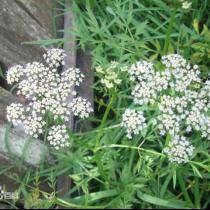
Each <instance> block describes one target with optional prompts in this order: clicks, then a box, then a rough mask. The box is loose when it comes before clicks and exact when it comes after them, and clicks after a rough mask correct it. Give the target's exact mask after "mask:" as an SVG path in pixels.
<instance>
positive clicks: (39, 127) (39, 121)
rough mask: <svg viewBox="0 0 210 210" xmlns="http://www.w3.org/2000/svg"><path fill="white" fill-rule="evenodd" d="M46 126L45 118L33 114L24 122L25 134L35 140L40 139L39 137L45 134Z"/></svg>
mask: <svg viewBox="0 0 210 210" xmlns="http://www.w3.org/2000/svg"><path fill="white" fill-rule="evenodd" d="M45 124H46V123H45V121H44V120H43V118H42V117H41V116H40V115H37V114H36V113H31V114H30V115H29V116H27V117H26V119H25V120H23V125H24V128H25V133H26V134H28V135H30V136H33V137H34V138H38V136H39V135H40V134H42V133H43V129H44V126H45Z"/></svg>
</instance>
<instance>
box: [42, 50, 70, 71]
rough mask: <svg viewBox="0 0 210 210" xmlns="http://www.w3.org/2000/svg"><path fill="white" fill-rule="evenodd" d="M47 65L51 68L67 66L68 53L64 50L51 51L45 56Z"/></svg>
mask: <svg viewBox="0 0 210 210" xmlns="http://www.w3.org/2000/svg"><path fill="white" fill-rule="evenodd" d="M43 57H44V59H45V61H46V63H47V64H48V65H49V66H50V67H59V66H60V65H64V64H65V57H66V53H65V51H64V50H63V49H59V48H58V49H56V48H53V49H50V50H48V51H47V52H46V53H45V54H44V55H43Z"/></svg>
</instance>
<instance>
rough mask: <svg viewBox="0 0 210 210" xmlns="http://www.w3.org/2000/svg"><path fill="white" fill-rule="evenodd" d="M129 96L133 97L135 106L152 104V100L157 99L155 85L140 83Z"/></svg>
mask: <svg viewBox="0 0 210 210" xmlns="http://www.w3.org/2000/svg"><path fill="white" fill-rule="evenodd" d="M131 95H132V96H133V97H134V103H135V104H139V105H143V104H148V103H154V100H155V99H156V97H157V91H156V89H155V84H154V83H153V82H152V81H150V82H148V83H146V82H141V83H140V84H137V85H136V86H135V87H134V89H133V91H132V93H131Z"/></svg>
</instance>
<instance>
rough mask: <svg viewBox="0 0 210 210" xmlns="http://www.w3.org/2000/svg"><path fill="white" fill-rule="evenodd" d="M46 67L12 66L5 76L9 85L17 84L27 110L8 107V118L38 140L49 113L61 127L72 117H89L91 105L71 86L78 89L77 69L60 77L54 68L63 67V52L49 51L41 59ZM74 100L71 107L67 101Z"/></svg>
mask: <svg viewBox="0 0 210 210" xmlns="http://www.w3.org/2000/svg"><path fill="white" fill-rule="evenodd" d="M44 58H45V62H46V65H44V64H43V63H40V62H33V63H29V64H27V65H26V66H25V67H22V66H19V65H18V66H14V67H12V68H10V69H9V71H8V73H7V79H8V83H10V84H12V83H17V94H21V95H23V96H24V97H25V98H26V99H28V103H27V107H26V108H24V107H23V106H22V105H20V104H11V105H10V106H9V107H8V108H7V118H8V120H9V121H10V122H12V123H13V124H15V125H16V124H19V123H20V122H21V123H22V124H23V125H24V127H25V131H26V133H27V134H30V135H32V136H33V137H35V138H37V137H38V136H39V135H40V134H42V132H43V128H44V126H45V117H46V115H48V114H49V113H51V116H52V119H53V120H54V121H55V122H56V121H57V120H62V121H63V123H65V122H66V121H68V120H69V116H70V115H71V114H75V116H81V117H82V118H85V117H88V116H89V115H90V113H91V112H93V109H92V108H91V104H90V103H89V102H88V101H87V100H86V99H83V98H81V97H76V92H75V91H73V87H74V86H79V85H80V84H81V82H82V81H83V79H84V75H83V74H82V73H81V72H80V70H79V69H77V68H69V69H67V70H66V71H65V72H63V73H61V74H59V73H58V71H57V67H58V66H60V65H61V64H64V58H65V52H64V51H63V50H62V49H51V50H49V51H47V53H46V54H45V55H44ZM70 96H72V97H74V99H73V101H72V103H70V104H68V103H67V99H68V98H69V97H70Z"/></svg>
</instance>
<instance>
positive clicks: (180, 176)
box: [177, 171, 193, 206]
mask: <svg viewBox="0 0 210 210" xmlns="http://www.w3.org/2000/svg"><path fill="white" fill-rule="evenodd" d="M177 175H178V176H177V178H178V182H179V186H180V188H181V190H182V192H183V196H184V198H185V200H186V201H187V202H189V204H190V205H191V206H193V202H192V201H191V199H190V196H189V194H188V192H187V189H186V187H185V183H184V179H183V174H182V173H181V171H179V172H178V173H177Z"/></svg>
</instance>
